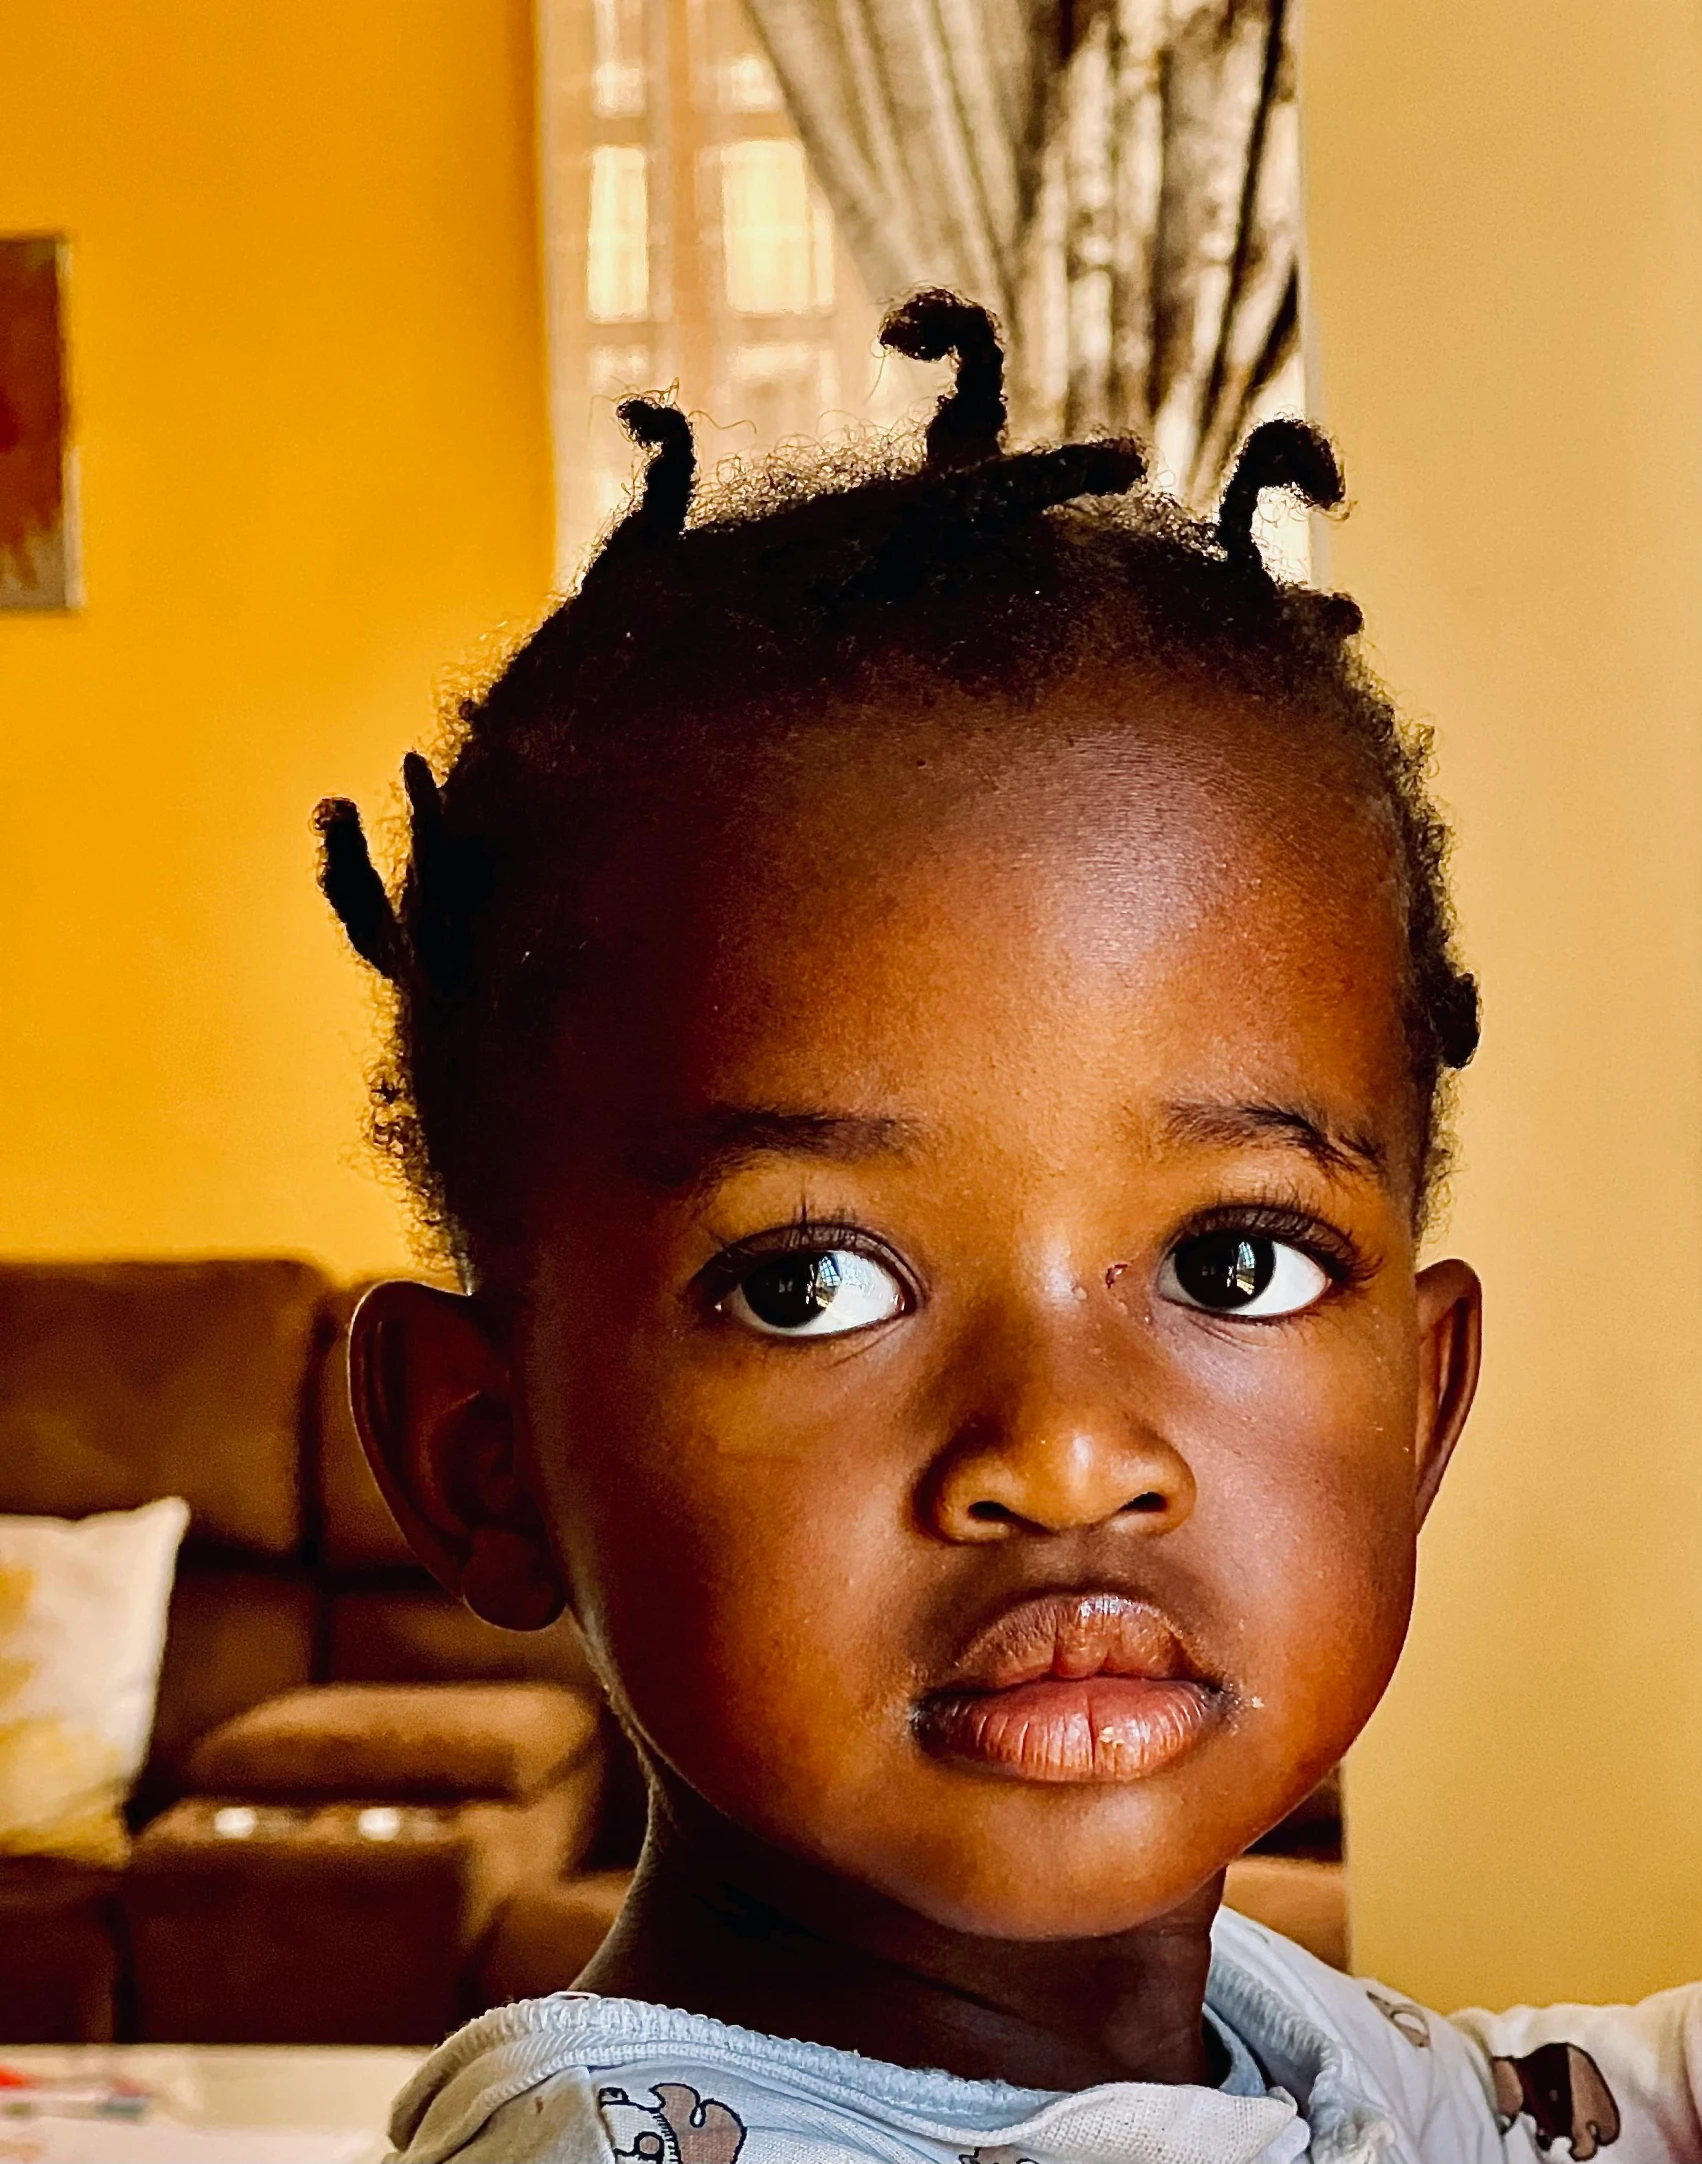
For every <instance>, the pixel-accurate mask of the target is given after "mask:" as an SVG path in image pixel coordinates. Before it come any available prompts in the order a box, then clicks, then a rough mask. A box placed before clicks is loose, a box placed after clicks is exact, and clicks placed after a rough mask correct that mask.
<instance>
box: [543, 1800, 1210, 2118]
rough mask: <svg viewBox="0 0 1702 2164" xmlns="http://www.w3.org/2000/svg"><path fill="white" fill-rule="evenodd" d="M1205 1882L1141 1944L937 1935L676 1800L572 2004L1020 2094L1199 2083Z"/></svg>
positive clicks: (654, 1825)
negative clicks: (737, 2033)
mask: <svg viewBox="0 0 1702 2164" xmlns="http://www.w3.org/2000/svg"><path fill="white" fill-rule="evenodd" d="M1221 1892H1222V1884H1221V1881H1214V1882H1213V1883H1212V1884H1211V1885H1210V1886H1208V1887H1206V1888H1205V1889H1203V1890H1202V1891H1201V1892H1200V1893H1199V1894H1196V1895H1195V1896H1194V1897H1193V1898H1192V1899H1191V1900H1190V1901H1189V1902H1188V1903H1186V1904H1185V1905H1184V1906H1183V1907H1182V1908H1180V1909H1177V1910H1175V1911H1173V1912H1172V1913H1171V1914H1169V1915H1167V1916H1165V1917H1163V1918H1161V1919H1160V1920H1158V1921H1157V1922H1154V1923H1151V1924H1147V1925H1143V1926H1142V1927H1141V1928H1140V1929H1139V1930H1135V1931H1129V1932H1123V1933H1120V1934H1118V1935H1117V1936H1115V1937H1112V1938H1099V1939H1081V1940H1073V1941H1058V1940H1048V1941H1042V1942H1035V1941H1026V1940H1014V1941H1013V1940H1007V1939H986V1938H977V1937H972V1936H969V1935H968V1934H965V1933H960V1932H955V1931H948V1930H944V1929H942V1928H941V1927H940V1926H938V1925H936V1924H932V1923H929V1922H928V1921H926V1919H924V1918H922V1917H920V1916H917V1915H916V1914H914V1913H913V1912H912V1911H910V1910H908V1909H905V1908H903V1907H901V1906H900V1905H899V1904H898V1903H896V1902H893V1901H889V1900H886V1899H885V1898H883V1897H882V1896H880V1895H878V1894H874V1893H871V1892H870V1891H869V1890H868V1889H867V1888H866V1887H861V1886H853V1885H851V1884H849V1883H847V1882H846V1881H844V1880H841V1879H838V1878H835V1877H833V1876H832V1875H831V1874H829V1873H826V1872H822V1871H820V1870H818V1869H816V1868H815V1867H813V1866H811V1865H807V1864H803V1863H800V1862H798V1861H797V1860H795V1859H793V1858H790V1857H786V1856H783V1855H781V1854H780V1853H778V1852H777V1851H776V1850H774V1849H771V1848H769V1847H767V1846H766V1845H765V1844H764V1843H762V1842H760V1841H758V1840H756V1839H755V1838H753V1837H752V1836H750V1835H748V1834H745V1833H741V1832H740V1831H739V1830H738V1829H736V1828H735V1827H733V1826H731V1825H729V1824H728V1823H727V1822H726V1821H725V1820H724V1819H721V1818H718V1817H716V1816H715V1815H714V1814H713V1813H711V1812H710V1811H709V1810H707V1808H706V1807H705V1806H704V1805H702V1804H701V1803H698V1802H696V1801H695V1799H691V1798H681V1797H679V1796H677V1795H672V1796H669V1797H668V1798H666V1799H665V1800H663V1801H661V1802H660V1804H659V1805H658V1806H653V1808H652V1812H651V1826H650V1835H649V1839H648V1840H647V1842H646V1844H645V1850H644V1856H643V1859H642V1861H641V1863H640V1865H639V1870H638V1876H637V1878H636V1880H635V1882H634V1886H633V1891H632V1895H631V1898H630V1899H629V1901H628V1903H627V1906H626V1908H625V1910H624V1911H623V1913H622V1916H621V1920H620V1922H619V1924H618V1925H617V1926H616V1928H615V1930H614V1932H613V1933H612V1934H611V1936H610V1938H609V1939H608V1941H607V1942H606V1943H605V1945H604V1947H603V1950H602V1952H601V1953H599V1955H598V1956H597V1959H596V1960H595V1961H594V1962H593V1963H592V1965H591V1967H590V1968H589V1969H588V1970H587V1971H586V1973H585V1976H584V1978H583V1979H582V1983H583V1987H584V1988H585V1989H586V1990H589V1991H596V1992H601V1993H604V1994H606V1995H609V1996H618V1997H621V1998H634V1999H646V2000H650V2001H652V2002H654V2003H656V2004H660V2005H665V2006H677V2007H681V2008H684V2009H686V2010H688V2011H691V2012H694V2013H701V2014H708V2015H712V2016H713V2017H714V2018H715V2019H716V2020H718V2021H725V2022H730V2023H732V2024H734V2025H735V2026H737V2027H740V2028H746V2029H755V2030H758V2031H761V2032H762V2033H764V2034H767V2035H778V2036H788V2037H795V2038H799V2039H802V2040H804V2041H806V2042H810V2043H817V2044H827V2045H831V2046H833V2047H835V2048H836V2049H839V2050H842V2051H858V2052H862V2053H864V2054H865V2055H866V2056H868V2057H871V2058H876V2059H885V2060H888V2061H890V2062H892V2063H895V2064H897V2065H900V2066H914V2067H938V2068H943V2069H944V2070H945V2071H947V2072H948V2073H953V2074H959V2075H963V2076H965V2077H967V2078H969V2079H972V2080H981V2081H1006V2082H1011V2083H1014V2084H1015V2085H1016V2086H1017V2087H1019V2088H1032V2089H1084V2088H1090V2087H1092V2086H1093V2085H1094V2084H1095V2083H1098V2082H1104V2081H1163V2082H1202V2083H1204V2082H1211V2081H1214V2080H1216V2079H1217V2078H1218V2073H1217V2070H1216V2069H1215V2068H1214V2066H1213V2064H1212V2047H1211V2046H1210V2045H1209V2044H1208V2041H1207V2038H1206V2034H1205V2030H1204V2025H1203V2021H1202V2016H1201V2009H1202V2006H1203V2004H1204V1999H1205V1987H1206V1972H1207V1969H1208V1967H1209V1966H1210V1961H1211V1938H1210V1933H1211V1921H1212V1917H1213V1916H1214V1915H1215V1914H1216V1911H1217V1906H1218V1901H1219V1898H1220V1895H1221Z"/></svg>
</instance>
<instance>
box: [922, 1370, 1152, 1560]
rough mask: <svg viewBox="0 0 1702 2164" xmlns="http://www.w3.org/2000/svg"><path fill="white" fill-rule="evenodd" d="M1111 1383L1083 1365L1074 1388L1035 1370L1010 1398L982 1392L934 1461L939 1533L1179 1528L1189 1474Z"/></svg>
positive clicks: (973, 1535)
mask: <svg viewBox="0 0 1702 2164" xmlns="http://www.w3.org/2000/svg"><path fill="white" fill-rule="evenodd" d="M1112 1381H1113V1378H1111V1377H1110V1376H1108V1375H1106V1374H1105V1373H1104V1372H1103V1371H1102V1370H1100V1369H1098V1368H1097V1367H1096V1366H1090V1365H1086V1364H1084V1367H1083V1369H1082V1370H1081V1371H1080V1372H1078V1374H1077V1375H1076V1376H1075V1378H1074V1379H1073V1386H1072V1385H1071V1384H1069V1383H1066V1382H1065V1380H1064V1378H1063V1377H1061V1376H1058V1375H1056V1374H1053V1375H1049V1376H1044V1377H1042V1376H1032V1377H1030V1378H1029V1379H1028V1380H1027V1382H1026V1384H1025V1385H1024V1386H1022V1387H1019V1388H1018V1389H1016V1390H1015V1391H1013V1392H1012V1393H1011V1395H1010V1397H1009V1398H1008V1400H1007V1402H1006V1403H1005V1404H1004V1405H1003V1406H999V1407H994V1406H990V1405H987V1404H986V1403H985V1401H983V1405H982V1407H981V1409H979V1410H978V1411H976V1412H975V1413H974V1414H972V1415H971V1416H970V1417H969V1418H967V1419H966V1420H964V1421H963V1422H962V1424H961V1425H960V1426H959V1427H958V1429H957V1432H956V1433H955V1434H954V1436H953V1437H952V1440H951V1442H950V1443H949V1444H948V1445H947V1446H946V1448H945V1450H944V1451H943V1452H942V1453H941V1455H940V1456H939V1458H938V1459H936V1461H935V1463H934V1465H933V1467H932V1468H931V1471H930V1475H929V1479H928V1482H927V1487H926V1492H925V1498H924V1506H923V1515H924V1517H925V1518H926V1520H927V1521H928V1522H929V1524H930V1527H931V1530H933V1531H934V1532H935V1533H937V1534H939V1535H940V1536H941V1537H942V1538H944V1539H946V1540H951V1541H964V1542H969V1541H974V1542H984V1541H994V1540H1008V1539H1011V1538H1012V1537H1013V1536H1015V1535H1019V1534H1031V1535H1032V1534H1037V1533H1069V1532H1079V1531H1083V1530H1086V1529H1087V1528H1090V1527H1094V1526H1111V1525H1115V1526H1116V1527H1117V1528H1118V1529H1123V1528H1125V1527H1126V1528H1127V1530H1128V1531H1129V1532H1131V1533H1137V1534H1146V1535H1152V1534H1159V1533H1168V1532H1172V1531H1174V1530H1175V1528H1176V1527H1177V1526H1179V1525H1181V1524H1182V1523H1183V1522H1184V1520H1185V1519H1186V1518H1187V1517H1188V1516H1189V1515H1190V1513H1191V1512H1192V1510H1193V1507H1194V1475H1193V1472H1192V1470H1191V1469H1190V1467H1189V1465H1188V1463H1187V1460H1186V1459H1185V1458H1184V1457H1183V1456H1182V1454H1181V1452H1180V1451H1179V1450H1177V1449H1176V1447H1175V1446H1174V1445H1173V1444H1172V1443H1169V1442H1167V1441H1166V1440H1165V1438H1164V1437H1163V1436H1162V1435H1159V1434H1157V1433H1155V1432H1154V1430H1153V1429H1152V1428H1151V1427H1150V1426H1148V1425H1147V1424H1146V1423H1145V1422H1144V1421H1143V1420H1142V1419H1141V1417H1140V1414H1139V1410H1138V1408H1137V1407H1136V1406H1135V1405H1132V1404H1131V1403H1130V1402H1129V1401H1128V1397H1127V1395H1126V1393H1125V1392H1119V1391H1117V1390H1116V1389H1115V1388H1113V1387H1111V1385H1112Z"/></svg>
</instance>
